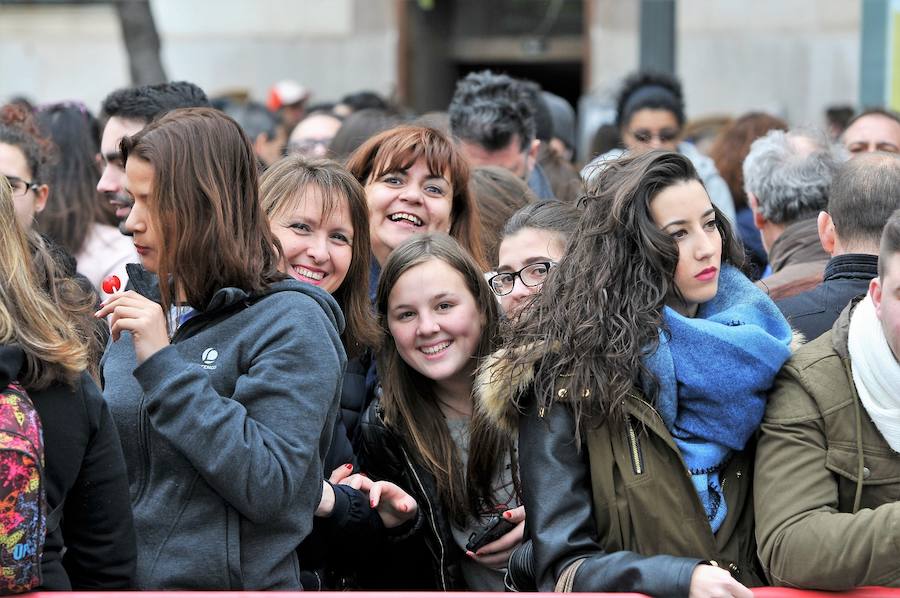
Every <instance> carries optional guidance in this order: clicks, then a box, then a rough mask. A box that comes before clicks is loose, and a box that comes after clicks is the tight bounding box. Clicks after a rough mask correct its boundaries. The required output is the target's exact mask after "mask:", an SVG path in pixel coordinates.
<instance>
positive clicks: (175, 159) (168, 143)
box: [120, 108, 287, 313]
mask: <svg viewBox="0 0 900 598" xmlns="http://www.w3.org/2000/svg"><path fill="white" fill-rule="evenodd" d="M120 147H121V152H122V159H123V162H125V163H127V161H128V160H129V159H131V158H139V159H141V160H145V161H147V162H149V163H150V165H151V166H152V167H153V182H152V187H151V193H150V197H149V198H148V201H147V207H148V211H149V213H150V216H151V218H152V219H153V221H154V222H156V223H157V224H158V228H157V230H158V231H159V243H160V248H159V255H160V260H159V271H158V272H157V274H158V275H159V285H160V292H161V295H162V304H163V311H164V313H168V311H169V306H170V305H171V304H172V303H173V301H174V298H175V296H176V294H175V290H176V289H177V290H178V291H179V292H181V293H183V294H184V296H185V298H186V300H187V302H188V304H189V305H191V306H193V307H195V308H197V309H205V308H206V306H207V305H208V303H209V301H210V299H211V298H212V296H213V294H214V293H215V292H216V291H218V290H219V289H221V288H225V287H236V288H239V289H243V290H244V291H246V292H247V293H249V294H251V295H253V294H258V293H262V292H264V291H265V290H266V289H267V288H268V287H269V285H271V284H272V283H273V282H275V281H278V280H283V279H284V278H286V276H287V275H285V274H282V273H281V272H279V270H278V266H279V265H280V264H281V244H280V243H279V242H278V240H277V239H276V238H275V236H274V235H273V234H272V231H271V230H270V229H269V221H268V220H267V219H266V216H265V214H264V213H263V211H262V206H260V203H259V181H258V175H257V166H256V156H255V154H254V152H253V145H252V143H251V142H250V140H249V139H248V138H247V135H246V134H245V133H244V132H243V130H241V127H240V125H238V124H237V122H235V121H234V119H232V118H231V117H229V116H226V115H225V114H224V113H222V112H220V111H218V110H215V109H213V108H181V109H178V110H172V111H171V112H168V113H166V114H165V115H164V116H162V117H161V118H160V119H159V120H155V121H153V122H152V123H150V124H149V125H147V127H145V128H144V129H142V130H141V131H140V132H138V133H136V134H135V135H133V136H131V137H125V138H123V139H122V142H121V146H120ZM170 277H171V283H170Z"/></svg>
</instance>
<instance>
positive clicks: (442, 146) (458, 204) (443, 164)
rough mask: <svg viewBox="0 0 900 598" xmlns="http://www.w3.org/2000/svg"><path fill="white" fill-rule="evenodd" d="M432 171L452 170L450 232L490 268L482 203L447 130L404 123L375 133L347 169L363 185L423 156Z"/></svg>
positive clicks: (401, 168) (481, 266)
mask: <svg viewBox="0 0 900 598" xmlns="http://www.w3.org/2000/svg"><path fill="white" fill-rule="evenodd" d="M423 156H424V158H425V163H426V164H427V166H428V169H429V170H430V171H431V172H441V173H442V172H445V171H449V174H450V184H451V185H452V186H453V205H452V207H451V208H450V236H451V237H453V238H454V239H456V240H457V241H458V242H459V244H460V245H462V247H463V248H464V249H465V250H466V251H468V252H469V255H471V256H472V258H473V259H474V260H475V263H477V264H478V266H479V267H480V268H482V270H483V271H486V270H487V269H488V264H487V261H486V260H485V257H484V248H483V247H482V244H481V226H480V219H479V215H478V206H477V205H476V204H475V201H474V199H473V198H472V195H471V194H470V193H469V164H468V162H466V159H465V158H464V157H463V155H462V153H461V152H460V150H459V148H458V147H457V146H456V144H455V143H453V141H452V140H451V139H450V137H448V136H447V135H446V134H444V133H442V132H441V131H439V130H437V129H432V128H431V127H418V126H413V125H403V126H399V127H395V128H393V129H389V130H387V131H384V132H383V133H379V134H378V135H375V136H374V137H372V138H371V139H369V140H368V141H366V142H365V143H364V144H362V146H360V147H359V148H358V149H357V150H356V151H355V152H353V154H351V155H350V157H349V158H347V170H349V171H350V173H351V174H352V175H353V176H355V177H356V180H358V181H359V183H360V184H361V185H363V186H365V185H367V184H369V182H371V181H373V180H375V179H377V178H378V177H380V176H381V175H383V174H385V173H387V172H393V171H397V170H406V169H407V168H409V167H411V166H412V165H413V164H414V163H415V161H416V160H418V159H419V158H420V157H423Z"/></svg>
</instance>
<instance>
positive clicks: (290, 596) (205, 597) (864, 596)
mask: <svg viewBox="0 0 900 598" xmlns="http://www.w3.org/2000/svg"><path fill="white" fill-rule="evenodd" d="M398 594H400V592H316V593H312V594H311V593H308V592H278V596H279V598H280V597H282V596H283V597H285V598H303V597H304V596H305V597H306V598H309V597H310V596H321V597H322V598H348V597H353V598H391V597H394V596H397V595H398ZM98 595H99V596H102V598H271V596H272V592H184V591H170V592H103V593H102V594H99V593H98V592H67V593H66V594H59V593H58V592H32V593H30V594H24V596H30V597H31V598H63V597H65V598H96V597H97V596H98ZM403 595H404V596H423V597H427V598H479V597H484V596H496V595H497V594H492V593H490V592H404V593H403ZM519 595H520V596H539V595H540V596H546V595H547V594H525V593H522V594H519ZM578 595H579V596H585V597H586V598H649V597H647V596H644V595H643V594H614V593H590V594H588V593H579V594H578ZM753 596H755V598H842V597H844V598H900V589H890V588H859V589H856V590H853V591H850V592H819V591H813V590H792V589H789V588H753Z"/></svg>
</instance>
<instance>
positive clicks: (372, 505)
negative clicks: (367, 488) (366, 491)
mask: <svg viewBox="0 0 900 598" xmlns="http://www.w3.org/2000/svg"><path fill="white" fill-rule="evenodd" d="M369 506H370V507H372V508H373V509H374V508H375V501H374V500H370V501H369Z"/></svg>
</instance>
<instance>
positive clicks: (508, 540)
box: [475, 521, 525, 557]
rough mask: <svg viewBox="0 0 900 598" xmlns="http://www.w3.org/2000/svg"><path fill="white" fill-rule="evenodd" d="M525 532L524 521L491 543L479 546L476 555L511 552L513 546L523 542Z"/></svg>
mask: <svg viewBox="0 0 900 598" xmlns="http://www.w3.org/2000/svg"><path fill="white" fill-rule="evenodd" d="M524 534H525V522H524V521H522V522H520V523H519V524H517V525H516V527H514V528H513V529H511V530H510V531H508V532H506V533H505V534H503V535H502V536H500V537H499V538H497V539H496V540H494V541H493V542H491V543H490V544H485V545H484V546H482V547H481V548H479V549H478V550H477V551H476V553H475V555H476V556H479V557H481V556H487V555H491V554H495V553H501V552H510V551H511V550H512V549H513V548H515V547H516V546H518V545H519V544H521V543H522V537H523V535H524Z"/></svg>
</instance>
